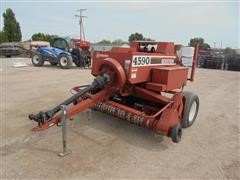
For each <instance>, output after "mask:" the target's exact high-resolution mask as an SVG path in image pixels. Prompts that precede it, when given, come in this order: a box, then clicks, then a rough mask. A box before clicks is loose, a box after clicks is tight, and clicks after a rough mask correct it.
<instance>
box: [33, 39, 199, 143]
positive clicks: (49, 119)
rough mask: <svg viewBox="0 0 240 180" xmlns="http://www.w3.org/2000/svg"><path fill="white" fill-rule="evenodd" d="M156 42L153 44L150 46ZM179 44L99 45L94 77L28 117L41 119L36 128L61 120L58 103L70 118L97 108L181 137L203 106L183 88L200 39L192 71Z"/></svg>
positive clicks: (192, 94)
mask: <svg viewBox="0 0 240 180" xmlns="http://www.w3.org/2000/svg"><path fill="white" fill-rule="evenodd" d="M152 44H154V46H152V48H150V50H149V48H147V46H149V45H152ZM143 46H144V48H143ZM178 50H179V45H175V44H174V43H173V42H145V41H144V42H143V41H134V42H132V43H131V45H130V47H129V48H120V47H113V48H112V50H110V51H95V52H94V54H93V63H92V75H93V76H95V79H94V80H93V82H92V83H91V84H90V85H85V86H77V87H74V88H73V90H75V92H76V93H75V94H74V95H73V96H72V97H70V98H69V99H67V100H66V101H64V102H62V103H61V104H59V105H58V106H56V107H54V108H53V109H51V110H48V111H45V112H39V113H38V114H36V115H33V114H31V115H29V119H31V120H34V121H36V122H38V126H37V127H35V128H33V130H34V131H40V130H44V129H48V128H49V127H51V126H53V125H56V124H59V123H60V119H61V115H60V106H61V105H67V106H68V109H67V116H68V118H70V117H72V116H74V115H76V114H77V113H79V112H82V111H84V110H86V109H87V108H93V109H94V110H97V111H100V112H103V113H107V114H110V115H112V116H115V117H118V118H121V119H123V120H126V121H128V122H129V123H132V124H136V125H139V126H141V127H144V128H147V129H150V130H153V131H155V132H157V133H160V134H163V135H166V136H168V137H171V138H172V141H173V142H176V143H178V142H179V141H180V140H181V135H182V128H187V127H189V126H191V125H192V124H193V122H194V121H195V119H196V116H197V113H198V108H199V99H198V96H197V95H195V94H194V93H191V92H184V91H183V88H184V86H185V85H186V83H187V80H190V81H193V79H194V72H195V67H196V63H197V62H196V61H197V54H198V45H196V46H195V49H194V54H193V62H192V68H191V73H188V71H189V70H190V69H189V68H188V67H185V66H184V65H183V63H182V61H181V57H179V56H178V55H177V51H178ZM188 74H190V77H188V76H189V75H188Z"/></svg>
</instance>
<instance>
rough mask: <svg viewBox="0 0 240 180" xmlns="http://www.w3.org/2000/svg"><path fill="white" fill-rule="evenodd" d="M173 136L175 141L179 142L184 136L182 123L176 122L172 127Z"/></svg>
mask: <svg viewBox="0 0 240 180" xmlns="http://www.w3.org/2000/svg"><path fill="white" fill-rule="evenodd" d="M171 138H172V141H173V142H174V143H179V142H180V141H181V138H182V126H181V125H180V123H177V124H175V125H174V126H173V127H172V129H171Z"/></svg>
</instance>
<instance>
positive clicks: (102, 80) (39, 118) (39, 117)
mask: <svg viewBox="0 0 240 180" xmlns="http://www.w3.org/2000/svg"><path fill="white" fill-rule="evenodd" d="M108 82H110V78H109V76H108V75H107V74H103V75H101V76H100V75H99V76H97V77H96V78H95V79H94V80H93V82H92V84H91V85H89V86H87V87H85V88H84V89H82V90H81V91H79V92H78V93H76V94H74V95H73V96H71V97H70V98H69V99H67V100H65V101H64V102H62V103H61V104H59V105H57V106H56V107H54V108H53V109H51V110H49V111H46V112H42V111H40V112H39V113H38V114H35V115H34V114H29V116H28V118H29V119H30V120H33V121H36V122H38V126H41V125H43V124H44V123H45V122H47V121H49V120H51V118H53V117H54V116H55V114H56V113H58V112H59V111H60V109H61V105H66V106H67V105H69V104H71V103H73V102H75V101H77V99H78V98H80V97H81V96H83V95H84V94H86V93H88V92H90V91H92V90H95V89H102V88H103V87H104V86H105V85H106V84H107V83H108Z"/></svg>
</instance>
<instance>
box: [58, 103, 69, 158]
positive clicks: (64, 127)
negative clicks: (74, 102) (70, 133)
mask: <svg viewBox="0 0 240 180" xmlns="http://www.w3.org/2000/svg"><path fill="white" fill-rule="evenodd" d="M61 112H62V115H61V126H62V137H63V152H62V153H58V155H59V156H60V157H64V156H67V155H68V154H70V153H71V152H72V151H71V150H67V122H66V120H67V108H66V106H65V105H61Z"/></svg>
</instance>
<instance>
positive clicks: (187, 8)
mask: <svg viewBox="0 0 240 180" xmlns="http://www.w3.org/2000/svg"><path fill="white" fill-rule="evenodd" d="M0 1H1V14H2V13H3V12H4V11H5V10H6V9H7V8H11V9H12V10H13V12H14V13H15V16H16V19H17V21H18V22H19V23H20V26H21V31H22V36H23V40H28V39H30V38H31V36H32V34H34V33H37V32H43V33H48V34H56V35H59V36H72V37H77V36H79V24H78V19H77V18H76V17H75V14H77V13H78V12H77V10H78V9H81V8H85V9H87V10H86V11H84V15H85V16H87V18H85V19H84V30H85V35H86V39H87V40H89V41H90V42H93V43H94V42H98V41H100V40H102V39H109V40H114V39H118V38H120V39H123V40H126V41H127V40H128V37H129V35H130V34H131V33H134V32H139V33H142V34H143V35H144V37H147V38H151V39H155V40H158V41H172V42H177V43H181V44H184V45H187V44H188V42H189V40H190V39H191V38H193V37H203V38H204V40H205V42H207V43H209V44H210V46H211V47H214V46H215V47H216V48H218V47H220V46H221V44H222V47H231V48H240V44H239V43H240V35H239V32H240V29H239V24H240V19H239V1H212V0H211V1H206V0H205V1H200V0H199V1H186V0H184V1H177V0H174V1H166V0H165V1H161V2H156V1H121V2H120V1H106V0H105V1H101V2H99V1H96V0H95V1H91V0H90V1H45V0H44V1H26V0H25V1H16V0H15V1H10V0H0ZM2 27H3V19H2V17H1V25H0V28H1V30H2Z"/></svg>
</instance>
